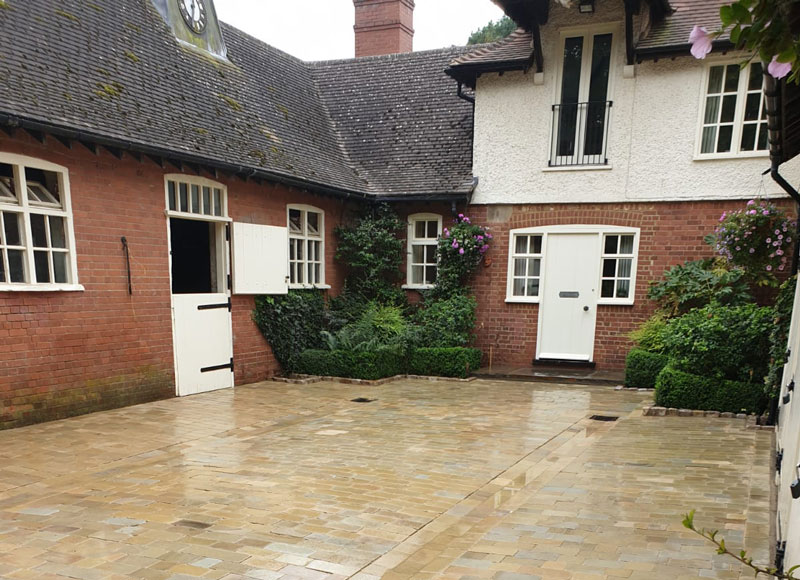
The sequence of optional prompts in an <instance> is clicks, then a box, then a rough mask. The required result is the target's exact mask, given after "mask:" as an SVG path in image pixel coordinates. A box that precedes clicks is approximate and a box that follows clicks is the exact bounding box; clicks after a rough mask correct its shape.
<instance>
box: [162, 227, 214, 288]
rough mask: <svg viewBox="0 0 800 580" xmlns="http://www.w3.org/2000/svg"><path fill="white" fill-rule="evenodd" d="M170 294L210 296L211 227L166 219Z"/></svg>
mask: <svg viewBox="0 0 800 580" xmlns="http://www.w3.org/2000/svg"><path fill="white" fill-rule="evenodd" d="M169 223H170V239H171V241H172V293H173V294H210V293H212V292H214V291H215V289H214V276H213V275H212V262H213V260H212V244H213V243H214V242H216V239H215V236H214V230H213V228H214V224H213V223H209V222H204V221H195V220H183V219H178V218H170V220H169Z"/></svg>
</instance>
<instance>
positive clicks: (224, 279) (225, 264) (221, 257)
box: [164, 173, 233, 396]
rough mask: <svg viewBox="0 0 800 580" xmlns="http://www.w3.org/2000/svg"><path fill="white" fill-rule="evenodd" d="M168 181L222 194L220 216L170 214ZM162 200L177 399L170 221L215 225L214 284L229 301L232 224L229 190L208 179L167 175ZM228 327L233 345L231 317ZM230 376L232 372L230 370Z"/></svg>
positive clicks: (176, 355)
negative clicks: (165, 226)
mask: <svg viewBox="0 0 800 580" xmlns="http://www.w3.org/2000/svg"><path fill="white" fill-rule="evenodd" d="M170 181H179V182H183V183H189V184H195V185H200V186H209V187H212V188H218V189H221V190H222V214H223V215H222V216H212V215H204V214H194V213H188V212H181V211H173V210H170V209H169V189H168V184H169V182H170ZM164 196H165V202H166V203H165V207H166V209H165V210H164V215H165V217H166V223H167V256H168V258H169V260H168V267H169V299H170V312H171V313H172V325H171V326H172V355H173V367H174V369H175V395H176V396H180V395H181V393H180V388H179V386H180V377H179V376H178V373H179V371H178V349H177V346H176V344H175V337H176V328H175V316H174V312H175V300H174V296H175V295H174V294H173V292H172V226H171V222H170V220H171V219H172V218H176V219H184V220H194V221H202V222H206V223H212V224H215V225H216V227H215V234H216V236H217V240H216V241H217V243H216V244H215V245H216V250H217V255H216V265H217V281H218V284H219V287H220V288H221V290H220V292H217V294H225V295H226V296H227V297H228V300H231V299H232V296H233V294H232V291H231V289H230V288H229V285H228V276H230V275H231V257H230V240H229V239H228V236H227V235H226V228H229V227H230V224H231V223H232V222H233V220H232V219H231V218H229V217H227V216H228V188H227V187H226V186H225V185H223V184H221V183H219V182H216V181H212V180H210V179H206V178H203V177H197V176H192V175H184V174H180V173H178V174H175V173H171V174H167V175H165V176H164ZM228 320H229V324H230V336H231V341H233V315H232V314H231V315H229V316H228ZM231 352H233V344H232V343H231ZM231 372H233V369H231Z"/></svg>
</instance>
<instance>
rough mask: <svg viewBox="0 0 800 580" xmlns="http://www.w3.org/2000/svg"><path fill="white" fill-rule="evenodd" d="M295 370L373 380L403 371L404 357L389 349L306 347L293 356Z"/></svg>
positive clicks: (397, 351) (301, 372)
mask: <svg viewBox="0 0 800 580" xmlns="http://www.w3.org/2000/svg"><path fill="white" fill-rule="evenodd" d="M296 372H298V373H300V374H306V375H319V376H325V377H348V378H353V379H366V380H371V381H374V380H377V379H383V378H386V377H393V376H395V375H400V374H404V372H405V357H404V356H403V353H402V352H401V351H400V350H399V349H392V348H383V349H380V350H376V351H365V352H354V351H348V350H306V351H304V352H302V353H301V354H300V355H299V356H298V357H297V365H296Z"/></svg>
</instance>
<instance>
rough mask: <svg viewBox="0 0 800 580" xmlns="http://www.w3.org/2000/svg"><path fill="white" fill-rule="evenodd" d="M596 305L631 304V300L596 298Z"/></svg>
mask: <svg viewBox="0 0 800 580" xmlns="http://www.w3.org/2000/svg"><path fill="white" fill-rule="evenodd" d="M597 305H598V306H633V300H608V299H606V300H602V299H601V300H598V301H597Z"/></svg>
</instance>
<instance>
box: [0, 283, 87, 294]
mask: <svg viewBox="0 0 800 580" xmlns="http://www.w3.org/2000/svg"><path fill="white" fill-rule="evenodd" d="M85 290H86V288H84V287H83V286H82V285H81V284H0V292H84V291H85Z"/></svg>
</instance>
